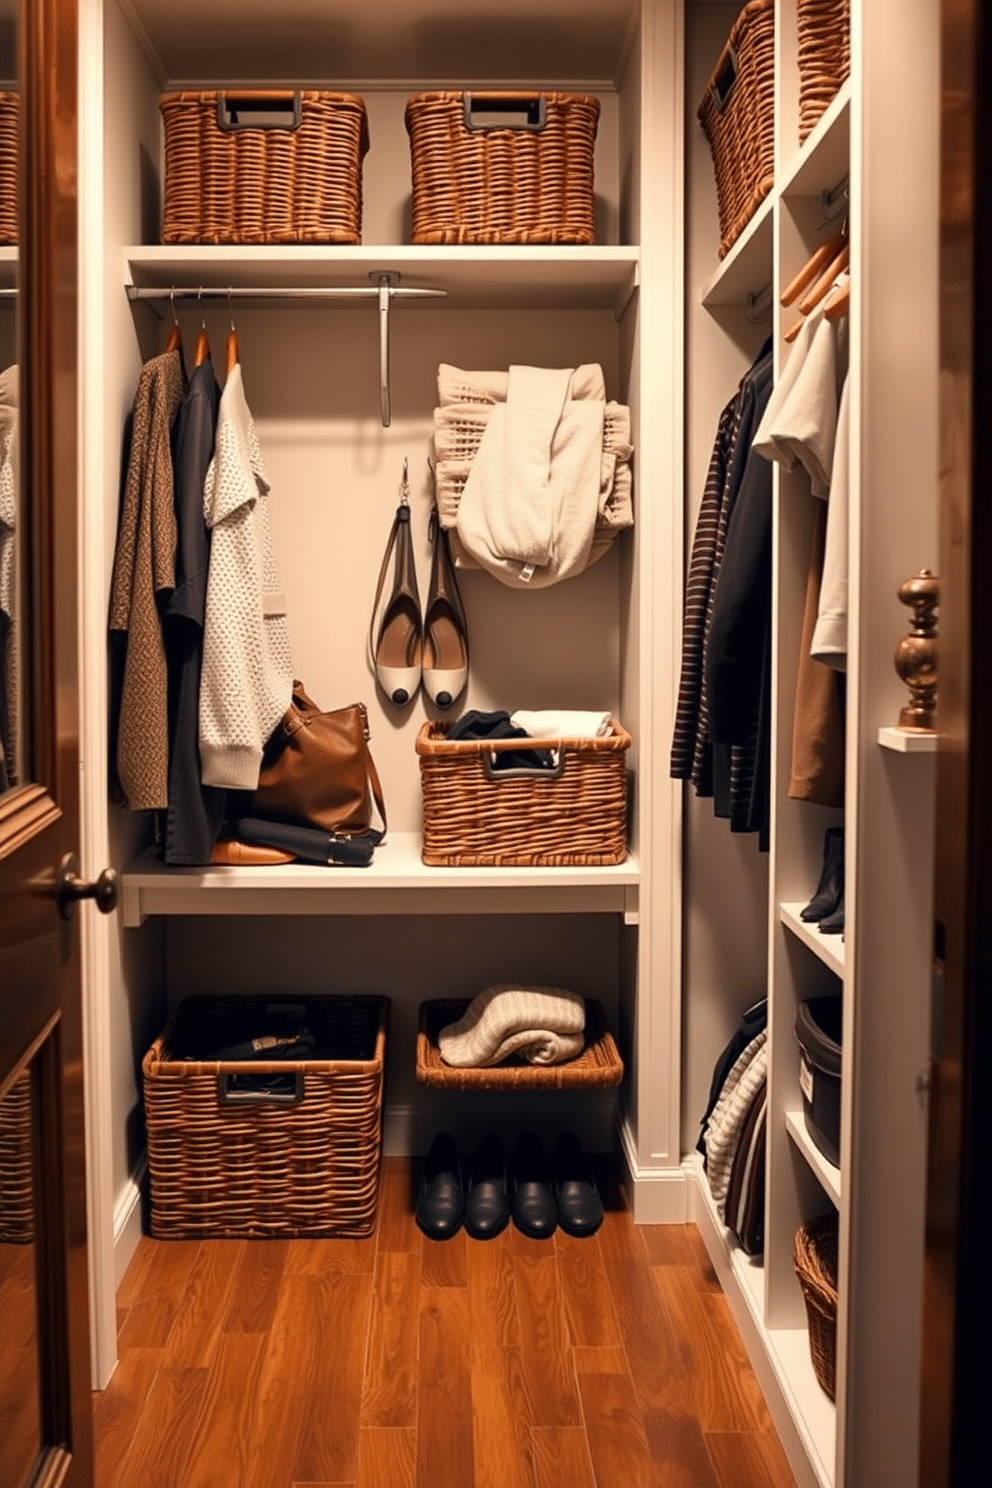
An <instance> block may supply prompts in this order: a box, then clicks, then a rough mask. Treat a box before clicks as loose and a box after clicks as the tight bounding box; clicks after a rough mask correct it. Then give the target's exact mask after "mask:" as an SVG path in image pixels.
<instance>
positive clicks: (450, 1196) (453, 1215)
mask: <svg viewBox="0 0 992 1488" xmlns="http://www.w3.org/2000/svg"><path fill="white" fill-rule="evenodd" d="M414 1212H415V1214H416V1219H417V1224H418V1225H419V1227H420V1229H422V1230H423V1232H424V1234H425V1235H429V1236H430V1238H431V1239H432V1240H450V1238H451V1236H452V1235H455V1234H457V1232H458V1231H459V1230H460V1229H461V1225H462V1219H463V1217H464V1214H465V1190H464V1188H463V1187H462V1173H461V1165H460V1163H459V1160H458V1147H457V1145H456V1143H455V1139H454V1137H453V1136H451V1134H450V1133H449V1132H438V1134H437V1136H436V1137H435V1138H434V1140H433V1142H432V1143H431V1148H430V1151H429V1152H428V1154H427V1156H426V1158H425V1159H424V1165H423V1167H422V1169H421V1172H420V1185H419V1187H418V1190H417V1207H416V1210H415V1211H414Z"/></svg>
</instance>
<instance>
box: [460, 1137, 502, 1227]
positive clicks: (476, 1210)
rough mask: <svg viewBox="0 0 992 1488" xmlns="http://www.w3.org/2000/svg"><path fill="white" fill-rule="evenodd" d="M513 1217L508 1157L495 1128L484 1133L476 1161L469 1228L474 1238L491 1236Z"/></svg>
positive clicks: (468, 1201)
mask: <svg viewBox="0 0 992 1488" xmlns="http://www.w3.org/2000/svg"><path fill="white" fill-rule="evenodd" d="M509 1219H510V1203H509V1199H508V1198H507V1191H506V1157H505V1155H504V1153H503V1144H502V1142H501V1141H500V1139H499V1137H498V1136H497V1135H496V1133H495V1132H490V1133H489V1135H488V1136H487V1137H483V1139H482V1142H481V1143H480V1145H479V1150H478V1152H477V1153H476V1154H475V1157H474V1159H473V1161H472V1167H471V1171H470V1172H469V1179H468V1192H467V1193H466V1195H465V1228H466V1230H467V1231H468V1233H469V1234H470V1235H471V1236H472V1238H473V1239H474V1240H491V1239H492V1238H493V1236H494V1235H498V1234H499V1233H500V1231H502V1230H505V1229H506V1226H507V1224H508V1223H509Z"/></svg>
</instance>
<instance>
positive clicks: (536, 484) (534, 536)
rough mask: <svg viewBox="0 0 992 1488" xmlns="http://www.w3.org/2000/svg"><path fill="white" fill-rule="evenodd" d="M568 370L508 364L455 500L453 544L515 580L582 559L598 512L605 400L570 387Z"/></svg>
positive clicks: (575, 567)
mask: <svg viewBox="0 0 992 1488" xmlns="http://www.w3.org/2000/svg"><path fill="white" fill-rule="evenodd" d="M572 381H573V371H572V369H571V368H568V369H557V368H544V367H511V368H510V371H509V375H508V378H507V390H506V402H505V403H497V404H495V405H494V406H493V408H492V411H491V413H490V415H489V421H488V423H487V424H486V428H485V430H484V432H483V434H482V438H481V441H480V443H479V448H478V451H477V453H476V456H475V459H474V460H473V462H472V467H471V469H470V470H469V473H468V477H467V479H466V481H465V487H464V490H463V491H462V496H461V501H460V502H459V506H458V516H457V532H458V539H459V542H460V543H461V545H462V547H463V548H464V549H465V551H466V552H467V553H468V554H469V556H470V557H471V558H472V559H474V561H475V562H476V563H478V564H480V565H481V566H482V567H483V568H486V569H488V570H489V572H490V573H492V574H494V575H495V576H496V577H497V578H499V579H500V580H502V582H503V583H505V584H509V585H510V586H511V587H514V588H528V587H530V588H535V589H538V588H543V587H545V586H547V585H549V584H556V583H560V582H561V581H562V580H563V579H568V578H572V577H573V576H574V575H575V574H579V573H581V572H582V571H583V570H584V569H585V568H586V567H587V566H588V563H589V555H590V553H591V550H592V541H593V536H594V534H595V529H596V519H597V517H598V515H599V488H600V478H601V473H602V465H603V431H604V421H605V415H606V404H605V402H604V401H602V400H591V399H577V398H575V397H574V396H573V394H572V390H571V389H572Z"/></svg>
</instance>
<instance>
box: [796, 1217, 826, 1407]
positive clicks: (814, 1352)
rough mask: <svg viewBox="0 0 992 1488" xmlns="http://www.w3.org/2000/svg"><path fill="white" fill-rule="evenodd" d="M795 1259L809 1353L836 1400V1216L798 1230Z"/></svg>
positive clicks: (819, 1220) (814, 1367) (818, 1373)
mask: <svg viewBox="0 0 992 1488" xmlns="http://www.w3.org/2000/svg"><path fill="white" fill-rule="evenodd" d="M792 1259H793V1262H794V1264H795V1268H796V1275H797V1276H798V1278H799V1285H800V1286H801V1287H802V1292H803V1301H804V1302H805V1303H806V1321H807V1325H808V1327H809V1352H810V1357H811V1359H812V1361H813V1372H814V1373H815V1375H816V1377H817V1379H818V1380H819V1382H820V1385H821V1387H822V1388H823V1389H824V1390H825V1391H826V1392H827V1394H828V1395H829V1396H830V1399H831V1400H833V1399H834V1398H835V1393H836V1379H837V1215H836V1214H828V1215H825V1216H824V1217H823V1218H821V1219H813V1220H810V1221H809V1223H808V1224H804V1225H802V1226H801V1228H800V1229H798V1230H797V1231H796V1238H795V1241H794V1244H793V1251H792Z"/></svg>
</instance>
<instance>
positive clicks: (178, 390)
mask: <svg viewBox="0 0 992 1488" xmlns="http://www.w3.org/2000/svg"><path fill="white" fill-rule="evenodd" d="M182 393H183V368H182V361H181V358H180V354H179V352H178V351H167V352H163V353H162V355H161V356H157V357H153V358H152V359H151V361H149V362H147V363H146V364H145V366H144V367H143V368H142V370H141V375H140V377H139V379H138V388H137V392H136V393H135V398H134V406H133V409H132V414H131V429H130V447H129V451H128V458H127V476H126V481H125V487H124V499H123V502H122V506H121V517H120V524H119V527H118V533H117V548H116V552H115V555H114V571H113V578H112V580H111V587H110V615H109V629H110V634H111V641H112V644H113V646H114V647H115V649H116V658H115V670H116V673H117V678H116V685H115V686H114V692H115V693H117V692H119V699H118V697H116V696H115V698H114V703H115V706H114V709H113V710H112V711H113V722H112V735H113V742H112V748H111V759H112V761H113V762H114V763H115V764H116V772H117V784H118V787H119V790H118V791H117V794H118V795H120V796H121V798H122V800H123V803H124V804H125V805H127V806H129V807H130V808H131V810H132V811H155V810H160V809H163V808H164V807H166V806H167V805H168V799H169V716H168V675H167V665H166V657H165V645H164V642H163V637H162V625H161V618H160V613H159V604H160V603H162V602H164V599H166V598H167V597H168V595H169V594H170V593H171V592H172V589H173V586H174V583H175V553H176V513H175V506H174V490H173V470H172V450H171V445H170V433H171V429H172V424H173V421H174V419H175V416H176V413H177V411H178V408H179V404H180V400H181V399H182Z"/></svg>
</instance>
